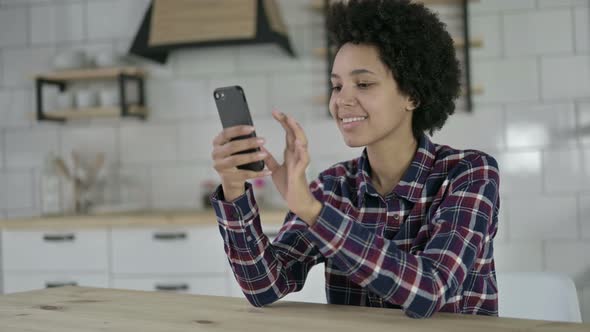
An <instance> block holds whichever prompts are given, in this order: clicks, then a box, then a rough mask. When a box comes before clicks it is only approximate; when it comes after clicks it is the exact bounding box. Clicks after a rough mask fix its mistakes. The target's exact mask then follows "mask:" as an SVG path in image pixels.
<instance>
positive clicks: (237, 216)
mask: <svg viewBox="0 0 590 332" xmlns="http://www.w3.org/2000/svg"><path fill="white" fill-rule="evenodd" d="M231 216H232V218H234V219H238V218H239V217H240V215H239V214H238V213H237V212H232V214H231Z"/></svg>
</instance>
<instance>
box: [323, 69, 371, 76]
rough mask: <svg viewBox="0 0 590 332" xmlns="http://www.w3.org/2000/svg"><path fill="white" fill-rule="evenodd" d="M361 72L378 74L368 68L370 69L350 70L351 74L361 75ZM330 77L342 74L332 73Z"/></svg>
mask: <svg viewBox="0 0 590 332" xmlns="http://www.w3.org/2000/svg"><path fill="white" fill-rule="evenodd" d="M361 74H372V75H377V74H375V73H374V72H372V71H370V70H368V69H355V70H353V71H351V72H350V76H356V75H361ZM330 77H333V78H340V76H339V75H338V74H335V73H331V74H330Z"/></svg>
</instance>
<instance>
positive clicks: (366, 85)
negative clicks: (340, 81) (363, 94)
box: [356, 82, 374, 89]
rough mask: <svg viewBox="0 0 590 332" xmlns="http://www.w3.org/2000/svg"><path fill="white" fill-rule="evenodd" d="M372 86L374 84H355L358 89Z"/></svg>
mask: <svg viewBox="0 0 590 332" xmlns="http://www.w3.org/2000/svg"><path fill="white" fill-rule="evenodd" d="M373 84H374V83H367V82H360V83H357V85H356V86H357V87H359V88H360V89H368V88H369V87H371V85H373Z"/></svg>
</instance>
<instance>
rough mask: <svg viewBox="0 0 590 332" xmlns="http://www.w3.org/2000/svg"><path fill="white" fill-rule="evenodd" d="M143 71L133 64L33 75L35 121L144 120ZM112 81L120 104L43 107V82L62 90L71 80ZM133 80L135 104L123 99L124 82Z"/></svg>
mask: <svg viewBox="0 0 590 332" xmlns="http://www.w3.org/2000/svg"><path fill="white" fill-rule="evenodd" d="M145 76H146V73H145V71H144V70H142V69H141V68H136V67H114V68H86V69H71V70H60V71H55V72H51V73H46V74H39V75H37V76H35V83H36V92H37V120H38V121H55V122H62V123H63V122H65V121H67V120H68V119H80V118H92V117H115V116H120V117H137V118H139V119H142V120H145V118H146V116H147V109H146V108H145V84H144V78H145ZM93 80H116V81H117V83H118V90H119V100H120V105H119V106H118V107H104V108H102V107H96V108H87V109H75V110H63V111H53V112H47V111H45V110H44V109H43V88H44V87H45V86H47V85H50V86H51V85H53V86H57V87H58V88H59V91H61V92H63V91H65V89H66V87H67V85H68V84H70V83H71V82H74V81H93ZM127 82H136V83H137V90H138V94H139V102H138V103H137V105H134V104H131V103H129V102H128V101H127V91H126V83H127Z"/></svg>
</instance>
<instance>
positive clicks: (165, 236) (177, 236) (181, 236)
mask: <svg viewBox="0 0 590 332" xmlns="http://www.w3.org/2000/svg"><path fill="white" fill-rule="evenodd" d="M186 238H187V235H186V233H185V232H176V233H168V232H167V233H154V239H155V240H165V241H168V240H185V239H186Z"/></svg>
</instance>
